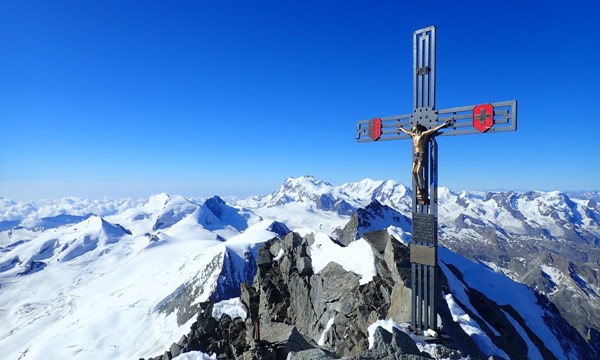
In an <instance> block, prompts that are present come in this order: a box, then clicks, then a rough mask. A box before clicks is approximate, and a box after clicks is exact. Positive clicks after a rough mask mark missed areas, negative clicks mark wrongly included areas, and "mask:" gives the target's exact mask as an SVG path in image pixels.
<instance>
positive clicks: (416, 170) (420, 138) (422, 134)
mask: <svg viewBox="0 0 600 360" xmlns="http://www.w3.org/2000/svg"><path fill="white" fill-rule="evenodd" d="M450 125H452V122H451V121H450V120H446V122H444V123H443V124H442V125H438V126H436V127H434V128H433V129H430V130H427V129H426V128H425V127H424V126H423V125H421V124H416V125H415V126H413V127H412V129H411V130H410V131H408V130H406V129H404V128H403V127H402V126H400V125H398V130H400V131H402V132H403V133H405V134H407V135H409V136H410V137H412V140H413V165H412V170H411V171H412V178H413V182H414V183H415V184H416V186H417V200H419V202H421V203H424V202H425V201H426V199H425V197H424V195H425V185H424V183H423V181H424V180H423V179H424V174H423V170H424V168H425V167H424V165H423V164H424V162H426V161H427V159H426V154H427V147H428V146H429V141H431V139H432V138H433V137H434V136H436V133H437V132H438V130H441V129H443V128H446V127H448V126H450Z"/></svg>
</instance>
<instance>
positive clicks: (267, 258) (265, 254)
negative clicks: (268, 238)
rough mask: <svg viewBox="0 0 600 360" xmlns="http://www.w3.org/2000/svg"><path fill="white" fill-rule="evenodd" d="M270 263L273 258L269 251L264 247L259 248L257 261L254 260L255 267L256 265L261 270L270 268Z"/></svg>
mask: <svg viewBox="0 0 600 360" xmlns="http://www.w3.org/2000/svg"><path fill="white" fill-rule="evenodd" d="M272 262H273V256H272V255H271V253H270V252H269V249H268V248H265V247H264V246H261V247H260V248H259V249H258V259H256V265H258V268H259V269H263V268H266V267H269V266H271V263H272Z"/></svg>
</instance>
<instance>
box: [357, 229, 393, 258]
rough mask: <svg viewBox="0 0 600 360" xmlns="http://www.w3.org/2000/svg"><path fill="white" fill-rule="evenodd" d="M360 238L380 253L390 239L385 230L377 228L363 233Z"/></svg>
mask: <svg viewBox="0 0 600 360" xmlns="http://www.w3.org/2000/svg"><path fill="white" fill-rule="evenodd" d="M362 238H363V239H365V240H366V241H367V242H368V243H369V245H371V247H372V248H373V250H375V251H377V252H378V253H380V254H382V253H383V252H384V251H385V248H386V247H387V245H388V242H389V241H390V234H389V233H388V232H387V230H377V231H371V232H368V233H364V234H363V236H362Z"/></svg>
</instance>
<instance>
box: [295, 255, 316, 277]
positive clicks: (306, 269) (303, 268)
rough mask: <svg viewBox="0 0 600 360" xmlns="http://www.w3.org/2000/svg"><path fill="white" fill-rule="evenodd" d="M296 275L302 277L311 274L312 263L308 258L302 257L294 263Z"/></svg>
mask: <svg viewBox="0 0 600 360" xmlns="http://www.w3.org/2000/svg"><path fill="white" fill-rule="evenodd" d="M296 268H297V269H298V273H299V274H300V275H302V276H306V275H310V274H312V262H311V260H310V258H309V257H306V256H303V257H301V258H299V259H298V260H297V261H296Z"/></svg>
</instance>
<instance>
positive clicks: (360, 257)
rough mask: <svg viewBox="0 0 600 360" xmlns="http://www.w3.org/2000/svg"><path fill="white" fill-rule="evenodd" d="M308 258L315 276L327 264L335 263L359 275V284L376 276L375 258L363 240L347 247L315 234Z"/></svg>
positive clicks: (321, 234) (327, 237)
mask: <svg viewBox="0 0 600 360" xmlns="http://www.w3.org/2000/svg"><path fill="white" fill-rule="evenodd" d="M310 257H311V259H312V266H313V270H314V272H315V274H318V273H319V272H320V271H321V270H323V268H325V266H327V264H329V263H330V262H335V263H338V264H340V265H341V266H342V267H343V268H344V270H346V271H352V272H353V273H355V274H357V275H360V276H361V279H360V284H361V285H363V284H366V283H368V282H369V281H371V280H373V277H374V276H375V275H376V274H377V270H376V269H375V256H374V255H373V250H372V249H371V245H369V243H368V242H366V241H365V240H363V239H359V240H356V241H353V242H351V243H350V245H348V246H347V247H343V246H339V245H338V244H336V243H334V242H333V241H332V240H331V239H330V238H329V236H327V234H323V233H316V234H315V242H314V243H313V244H312V245H311V246H310Z"/></svg>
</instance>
